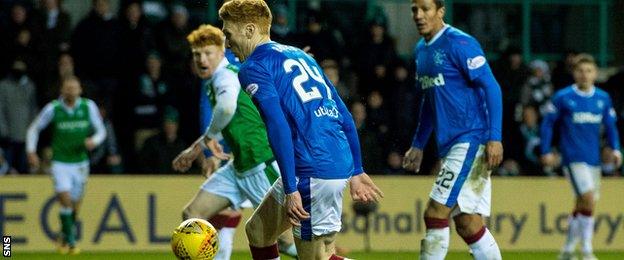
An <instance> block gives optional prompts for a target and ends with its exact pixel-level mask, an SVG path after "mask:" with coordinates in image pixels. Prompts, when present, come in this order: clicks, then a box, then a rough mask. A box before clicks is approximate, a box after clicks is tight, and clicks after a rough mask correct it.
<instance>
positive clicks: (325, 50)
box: [297, 10, 344, 61]
mask: <svg viewBox="0 0 624 260" xmlns="http://www.w3.org/2000/svg"><path fill="white" fill-rule="evenodd" d="M297 38H298V39H297V42H298V46H299V47H305V46H308V47H310V51H309V52H310V53H312V54H313V55H314V59H316V60H318V61H322V60H326V59H332V60H336V61H341V60H342V54H343V53H344V50H343V48H342V46H340V44H339V41H338V40H337V38H336V37H335V36H334V35H333V33H332V31H329V30H327V29H326V28H325V27H323V21H322V17H321V14H320V13H319V12H317V11H313V10H310V11H309V12H308V16H307V17H306V26H305V31H303V32H302V33H300V34H299V36H298V37H297Z"/></svg>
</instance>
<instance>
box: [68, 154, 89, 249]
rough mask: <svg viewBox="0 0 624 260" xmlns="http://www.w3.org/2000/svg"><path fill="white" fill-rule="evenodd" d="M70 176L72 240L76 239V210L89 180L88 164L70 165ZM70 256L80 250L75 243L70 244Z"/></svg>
mask: <svg viewBox="0 0 624 260" xmlns="http://www.w3.org/2000/svg"><path fill="white" fill-rule="evenodd" d="M70 172H71V174H69V175H70V176H71V188H70V192H69V196H70V200H71V207H72V215H71V221H72V223H71V230H70V232H71V234H72V236H73V237H74V238H76V237H77V232H78V227H77V226H76V223H77V222H76V219H77V216H78V210H79V209H80V206H81V201H82V197H83V195H84V191H85V187H86V184H87V179H88V178H89V162H88V161H85V162H81V163H77V164H74V165H72V170H71V171H70ZM69 253H70V254H78V253H80V250H79V249H78V248H77V247H76V245H75V243H74V244H73V245H72V244H70V249H69Z"/></svg>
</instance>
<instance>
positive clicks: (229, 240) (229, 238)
mask: <svg viewBox="0 0 624 260" xmlns="http://www.w3.org/2000/svg"><path fill="white" fill-rule="evenodd" d="M235 231H236V227H234V228H231V227H224V228H222V229H220V230H219V251H217V255H216V256H215V258H214V259H215V260H228V259H230V257H231V255H232V244H233V243H234V232H235Z"/></svg>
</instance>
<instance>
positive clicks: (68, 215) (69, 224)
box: [59, 208, 76, 246]
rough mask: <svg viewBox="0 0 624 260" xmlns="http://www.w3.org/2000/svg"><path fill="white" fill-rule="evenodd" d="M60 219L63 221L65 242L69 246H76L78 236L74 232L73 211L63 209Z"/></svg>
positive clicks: (62, 229) (62, 227) (62, 228)
mask: <svg viewBox="0 0 624 260" xmlns="http://www.w3.org/2000/svg"><path fill="white" fill-rule="evenodd" d="M59 217H60V219H61V231H62V232H63V236H64V237H65V242H67V244H69V246H74V245H75V244H76V234H75V232H74V216H73V209H71V208H61V210H60V212H59Z"/></svg>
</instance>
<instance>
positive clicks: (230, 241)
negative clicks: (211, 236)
mask: <svg viewBox="0 0 624 260" xmlns="http://www.w3.org/2000/svg"><path fill="white" fill-rule="evenodd" d="M241 218H242V215H241V213H240V212H239V211H236V210H231V209H226V210H223V211H221V212H219V214H218V215H216V216H214V217H212V218H210V219H209V220H208V221H209V222H210V223H211V224H212V225H213V226H214V227H215V228H216V229H217V230H218V231H219V234H218V236H219V251H218V252H217V254H216V255H215V258H214V259H215V260H228V259H230V256H231V255H232V247H233V245H234V233H235V231H236V227H237V226H238V224H239V223H240V220H241Z"/></svg>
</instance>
